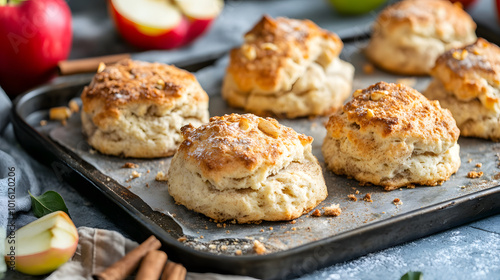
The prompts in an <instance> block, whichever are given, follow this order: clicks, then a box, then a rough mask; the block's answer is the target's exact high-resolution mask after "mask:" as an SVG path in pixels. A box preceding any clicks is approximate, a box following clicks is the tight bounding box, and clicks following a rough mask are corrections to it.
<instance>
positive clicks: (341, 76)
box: [222, 16, 354, 118]
mask: <svg viewBox="0 0 500 280" xmlns="http://www.w3.org/2000/svg"><path fill="white" fill-rule="evenodd" d="M342 47H343V44H342V41H341V40H340V39H339V37H338V36H337V35H336V34H334V33H332V32H329V31H326V30H323V29H321V28H319V27H318V26H317V25H316V24H314V23H313V22H312V21H310V20H296V19H288V18H277V19H273V18H270V17H268V16H264V17H263V18H262V19H261V20H260V21H259V22H258V23H257V24H256V25H255V26H254V27H253V29H252V30H250V31H249V32H248V33H247V34H246V35H245V42H244V43H243V45H242V46H241V47H239V48H236V49H233V50H232V51H231V53H230V60H229V65H228V67H227V73H226V76H225V78H224V82H223V87H222V96H223V97H224V99H225V100H226V101H227V102H228V103H229V105H231V106H234V107H238V108H243V109H244V110H246V111H248V112H252V113H255V114H258V115H275V116H280V117H288V118H296V117H304V116H315V115H326V114H329V113H331V112H333V111H335V110H337V109H339V108H340V107H341V106H342V104H343V102H344V101H345V99H346V98H347V97H348V96H349V94H350V91H351V87H352V79H353V75H354V67H353V66H352V65H351V64H349V63H347V62H345V61H342V60H340V59H339V57H338V56H339V54H340V51H341V50H342Z"/></svg>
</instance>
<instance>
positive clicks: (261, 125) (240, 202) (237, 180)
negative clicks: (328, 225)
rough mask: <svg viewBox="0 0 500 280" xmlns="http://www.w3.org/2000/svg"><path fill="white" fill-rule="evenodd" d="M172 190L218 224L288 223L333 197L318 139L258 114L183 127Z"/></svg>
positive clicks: (172, 167)
mask: <svg viewBox="0 0 500 280" xmlns="http://www.w3.org/2000/svg"><path fill="white" fill-rule="evenodd" d="M182 135H183V137H184V141H183V142H182V144H181V145H180V147H179V150H178V151H177V153H176V154H175V155H174V157H173V158H172V162H171V165H170V169H169V171H168V178H169V179H168V191H169V193H170V195H171V196H172V197H173V198H174V199H175V201H176V202H177V203H179V204H182V205H184V206H186V207H187V208H188V209H191V210H194V211H196V212H199V213H202V214H204V215H206V216H208V217H210V218H212V219H214V220H216V221H225V220H236V221H238V222H239V223H250V222H260V221H263V220H265V221H283V220H291V219H295V218H297V217H300V216H301V215H302V214H304V213H307V212H308V211H310V210H311V209H312V208H314V207H316V206H317V205H318V204H319V203H320V202H321V201H323V200H324V199H325V198H326V196H327V189H326V185H325V181H324V179H323V174H322V171H321V167H320V166H319V164H318V161H317V159H316V158H315V157H314V156H313V154H312V152H311V143H312V141H313V138H312V137H310V136H305V135H303V134H299V133H297V132H295V131H294V130H293V129H291V128H289V127H285V126H282V125H280V124H279V123H278V122H277V121H276V120H275V119H272V118H261V117H257V116H255V115H252V114H245V115H238V114H231V115H225V116H222V117H212V118H211V119H210V122H209V123H207V124H204V125H201V126H200V127H199V128H194V127H193V126H191V125H187V126H184V127H183V128H182Z"/></svg>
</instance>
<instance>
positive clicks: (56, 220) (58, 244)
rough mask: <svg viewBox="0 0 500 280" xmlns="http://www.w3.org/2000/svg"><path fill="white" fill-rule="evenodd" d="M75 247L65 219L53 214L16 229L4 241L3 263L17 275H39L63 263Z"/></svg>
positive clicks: (59, 213)
mask: <svg viewBox="0 0 500 280" xmlns="http://www.w3.org/2000/svg"><path fill="white" fill-rule="evenodd" d="M77 245H78V231H77V229H76V227H75V224H73V222H72V221H71V219H70V218H69V216H68V215H67V214H66V213H64V212H62V211H57V212H53V213H50V214H47V215H45V216H43V217H41V218H40V219H38V220H35V221H33V222H31V223H29V224H27V225H25V226H24V227H22V228H20V229H18V230H17V231H16V232H15V233H14V234H13V235H9V237H7V239H6V240H5V262H6V263H7V264H8V265H9V266H10V267H12V268H14V269H16V270H17V271H19V272H22V273H25V274H30V275H42V274H46V273H49V272H52V271H54V270H55V269H57V268H58V267H59V266H61V265H62V264H64V263H65V262H67V261H68V260H69V259H70V258H71V257H72V256H73V254H74V253H75V251H76V247H77Z"/></svg>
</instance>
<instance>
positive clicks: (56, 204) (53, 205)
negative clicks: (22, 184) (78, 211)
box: [28, 191, 69, 218]
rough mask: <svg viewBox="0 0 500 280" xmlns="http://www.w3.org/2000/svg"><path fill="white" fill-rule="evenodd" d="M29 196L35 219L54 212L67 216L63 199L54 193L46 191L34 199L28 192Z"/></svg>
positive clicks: (67, 212)
mask: <svg viewBox="0 0 500 280" xmlns="http://www.w3.org/2000/svg"><path fill="white" fill-rule="evenodd" d="M28 193H29V194H30V196H31V208H32V209H33V213H34V214H35V216H36V217H37V218H41V217H43V216H45V215H47V214H50V213H52V212H56V211H63V212H66V214H68V216H69V211H68V208H67V207H66V204H65V203H64V199H63V198H62V197H61V195H60V194H58V193H57V192H55V191H46V192H45V193H44V194H42V195H41V196H37V197H34V196H33V195H32V194H31V193H30V192H29V191H28Z"/></svg>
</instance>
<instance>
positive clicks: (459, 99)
mask: <svg viewBox="0 0 500 280" xmlns="http://www.w3.org/2000/svg"><path fill="white" fill-rule="evenodd" d="M431 74H432V76H433V77H434V79H433V80H432V81H431V83H430V84H429V87H428V88H427V90H426V91H425V92H424V95H425V96H427V97H428V98H429V99H436V100H439V102H440V104H441V105H442V106H443V107H444V108H447V109H449V110H450V111H451V113H452V114H453V117H454V118H455V120H456V122H457V126H458V128H459V129H460V135H462V136H472V137H480V138H485V139H491V140H493V141H500V48H499V47H498V46H496V45H495V44H492V43H489V42H488V41H486V40H484V39H482V38H479V39H478V40H477V42H475V43H474V44H471V45H469V46H466V47H463V48H457V49H452V50H449V51H447V52H445V53H444V54H443V55H441V56H440V57H439V58H438V59H437V61H436V66H435V67H434V68H433V69H432V71H431Z"/></svg>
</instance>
